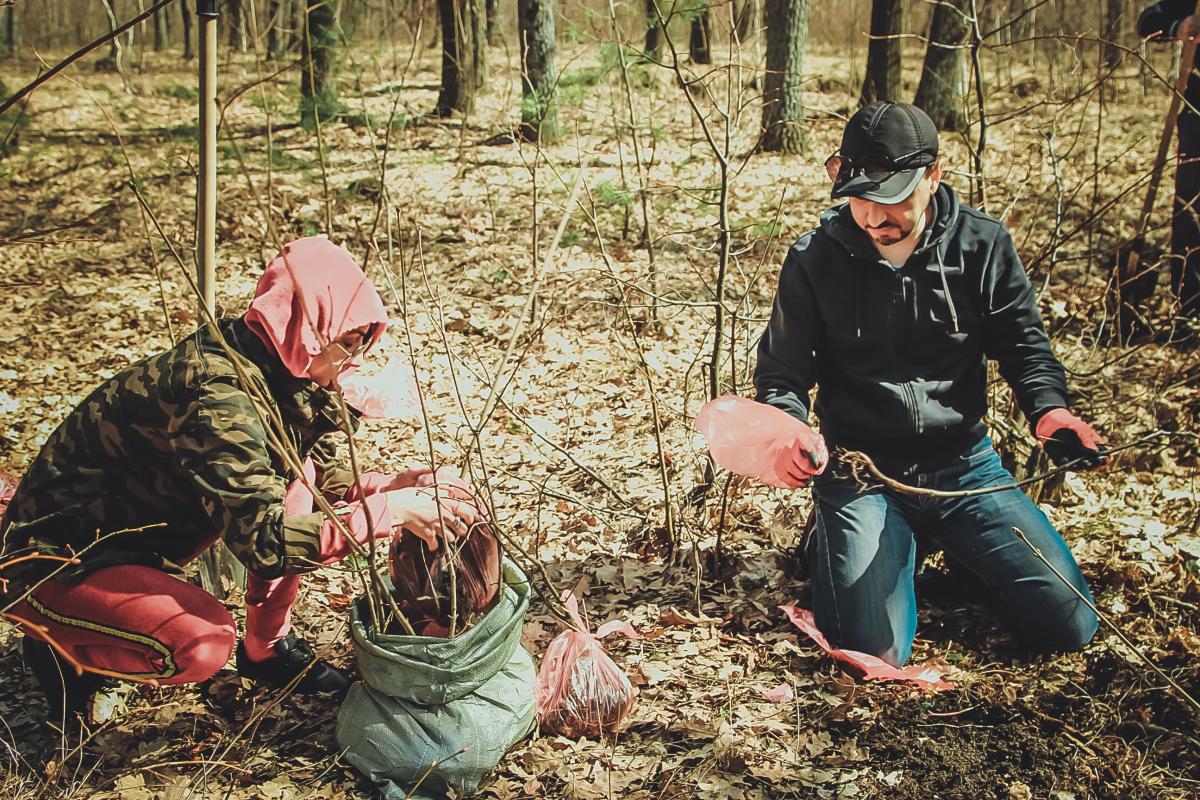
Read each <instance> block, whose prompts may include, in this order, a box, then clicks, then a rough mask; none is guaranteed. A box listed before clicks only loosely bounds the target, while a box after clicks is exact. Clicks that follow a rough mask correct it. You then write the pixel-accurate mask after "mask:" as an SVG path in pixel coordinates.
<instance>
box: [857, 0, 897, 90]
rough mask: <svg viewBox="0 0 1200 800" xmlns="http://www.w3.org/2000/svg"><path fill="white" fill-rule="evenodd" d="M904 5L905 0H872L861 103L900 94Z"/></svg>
mask: <svg viewBox="0 0 1200 800" xmlns="http://www.w3.org/2000/svg"><path fill="white" fill-rule="evenodd" d="M901 4H902V0H871V40H870V42H869V43H868V44H867V76H866V80H864V81H863V87H862V95H861V97H860V98H859V103H860V104H862V105H866V104H867V103H873V102H875V101H876V100H895V99H896V98H897V97H899V96H900V39H899V33H900V27H901V18H902V5H901Z"/></svg>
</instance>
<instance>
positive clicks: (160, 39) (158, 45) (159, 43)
mask: <svg viewBox="0 0 1200 800" xmlns="http://www.w3.org/2000/svg"><path fill="white" fill-rule="evenodd" d="M166 46H167V12H166V11H155V12H154V52H156V53H160V52H162V49H163V48H164V47H166Z"/></svg>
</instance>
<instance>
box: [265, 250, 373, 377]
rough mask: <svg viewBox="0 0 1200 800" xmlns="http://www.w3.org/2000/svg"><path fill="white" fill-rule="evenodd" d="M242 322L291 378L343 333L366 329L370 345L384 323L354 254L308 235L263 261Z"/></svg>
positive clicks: (301, 374)
mask: <svg viewBox="0 0 1200 800" xmlns="http://www.w3.org/2000/svg"><path fill="white" fill-rule="evenodd" d="M244 319H245V322H246V326H247V327H248V328H249V329H250V330H251V331H253V332H254V334H255V335H256V336H258V338H259V339H260V340H262V342H263V344H265V345H266V346H267V347H268V348H269V349H270V350H272V351H273V352H275V353H276V354H277V355H278V356H279V360H280V361H281V362H283V365H284V367H286V368H287V370H288V372H290V373H291V374H292V375H293V376H294V377H296V378H307V376H308V370H309V367H310V366H311V365H312V361H313V359H314V358H315V357H316V356H317V355H319V354H320V352H321V350H322V349H323V348H324V347H325V346H326V345H327V344H329V342H331V341H333V340H334V339H336V338H337V337H338V336H340V335H342V334H343V333H345V332H346V331H351V330H354V329H356V328H361V327H364V326H366V327H368V328H369V333H368V334H367V338H368V340H369V341H370V342H371V343H372V344H373V343H375V342H376V341H378V340H379V337H381V336H382V335H383V331H384V329H385V328H386V327H387V311H386V310H385V308H384V306H383V300H382V299H381V298H380V297H379V292H377V291H376V290H375V287H374V286H373V285H372V284H371V281H370V280H369V279H368V278H367V276H366V275H365V274H364V273H363V271H362V268H361V267H360V266H359V265H358V262H357V261H355V260H354V257H353V256H351V255H350V253H348V252H347V251H346V250H345V249H344V248H342V247H339V246H338V245H336V244H334V243H333V242H331V241H329V240H328V239H323V238H320V237H316V236H310V237H306V238H303V239H297V240H296V241H294V242H291V243H289V244H286V245H284V247H283V252H282V253H280V254H279V255H277V256H276V257H275V258H274V259H272V260H271V261H270V263H268V264H267V267H266V270H264V272H263V275H262V277H261V278H260V279H259V281H258V288H257V289H256V290H255V292H254V299H253V300H252V301H251V302H250V309H249V310H248V311H247V312H246V314H245V316H244Z"/></svg>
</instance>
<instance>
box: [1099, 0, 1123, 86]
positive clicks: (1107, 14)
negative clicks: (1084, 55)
mask: <svg viewBox="0 0 1200 800" xmlns="http://www.w3.org/2000/svg"><path fill="white" fill-rule="evenodd" d="M1124 15H1125V7H1124V2H1123V0H1106V2H1105V4H1104V66H1105V67H1107V68H1108V69H1116V68H1117V66H1118V65H1120V63H1121V48H1119V47H1117V43H1118V42H1120V41H1121V22H1122V21H1123V17H1124Z"/></svg>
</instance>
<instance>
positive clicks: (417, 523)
mask: <svg viewBox="0 0 1200 800" xmlns="http://www.w3.org/2000/svg"><path fill="white" fill-rule="evenodd" d="M386 496H387V503H388V513H389V514H390V515H391V518H392V527H393V528H404V529H405V530H408V531H411V532H412V534H413V535H414V536H417V537H418V538H420V539H421V540H422V541H424V542H425V544H426V545H427V546H428V547H429V549H430V550H436V549H437V547H438V544H439V542H440V537H441V536H442V535H443V533H444V534H445V535H447V536H453V537H455V538H459V539H461V538H462V537H464V536H466V535H467V532H468V531H470V529H471V526H472V525H474V524H475V520H476V519H478V518H479V511H478V509H476V508H475V506H474V505H473V504H471V503H468V502H466V501H464V500H453V499H451V498H450V497H447V496H446V493H444V492H443V493H439V496H437V497H435V496H434V492H433V489H431V488H421V487H410V488H407V489H396V490H393V491H390V492H387V493H386Z"/></svg>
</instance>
